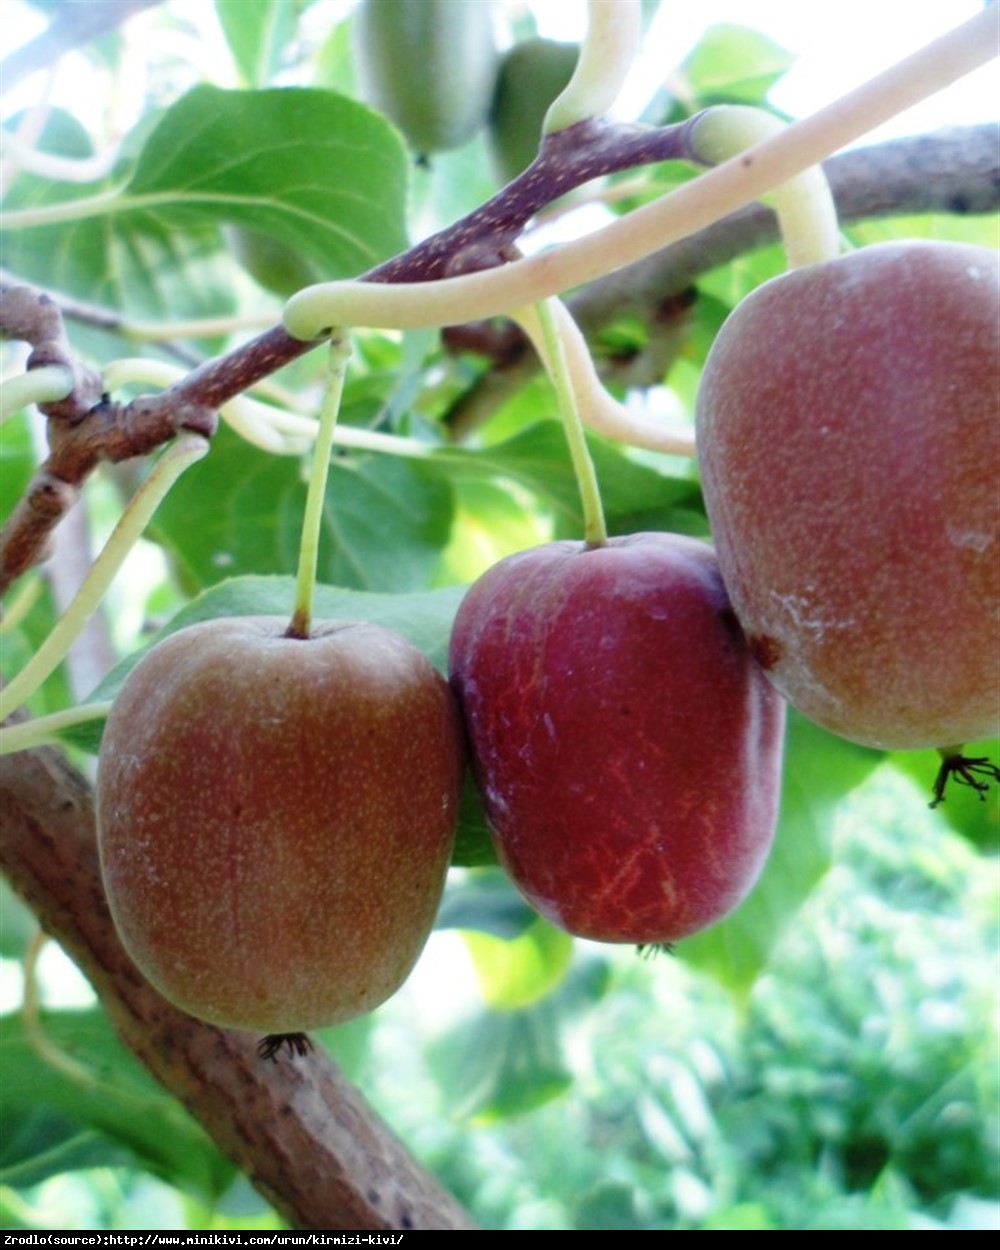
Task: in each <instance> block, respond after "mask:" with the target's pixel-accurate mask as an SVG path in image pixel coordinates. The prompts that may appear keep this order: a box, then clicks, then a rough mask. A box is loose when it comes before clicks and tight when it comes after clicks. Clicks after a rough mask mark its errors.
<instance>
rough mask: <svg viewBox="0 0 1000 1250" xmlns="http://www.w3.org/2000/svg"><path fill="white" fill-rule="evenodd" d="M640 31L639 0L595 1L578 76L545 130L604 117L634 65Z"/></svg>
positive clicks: (556, 105)
mask: <svg viewBox="0 0 1000 1250" xmlns="http://www.w3.org/2000/svg"><path fill="white" fill-rule="evenodd" d="M641 34H642V4H641V3H640V0H590V4H589V5H588V7H587V33H586V35H585V37H584V40H583V43H582V44H581V46H580V57H579V60H578V61H577V63H576V68H575V69H574V71H573V77H572V78H571V79H570V80H569V82H568V83H567V84H566V87H565V88H564V89H563V91H562V92H561V94H560V95H558V96H556V98H555V99H554V100H553V101H552V103H551V105H549V110H548V112H547V113H546V114H545V121H544V122H543V124H542V134H543V135H551V134H555V133H556V131H558V130H565V129H566V127H567V126H573V125H575V124H576V123H577V122H582V121H587V120H588V119H589V118H591V117H601V116H603V114H605V113H606V112H607V111H608V109H609V108H611V106H612V105H613V104H614V102H615V100H617V99H618V96H619V94H620V92H621V89H622V87H623V86H624V84H625V79H626V78H627V77H628V72H629V70H630V69H631V68H632V66H633V65H634V64H635V59H636V57H637V55H638V53H639V44H640V39H641Z"/></svg>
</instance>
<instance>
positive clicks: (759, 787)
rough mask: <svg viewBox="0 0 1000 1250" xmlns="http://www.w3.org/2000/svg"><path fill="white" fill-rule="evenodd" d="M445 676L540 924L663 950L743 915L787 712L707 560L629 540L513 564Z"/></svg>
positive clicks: (455, 639) (509, 865) (491, 813)
mask: <svg viewBox="0 0 1000 1250" xmlns="http://www.w3.org/2000/svg"><path fill="white" fill-rule="evenodd" d="M450 668H451V676H452V682H453V685H454V687H455V690H456V692H457V693H458V695H459V699H460V702H461V704H462V707H463V711H464V714H465V719H466V724H467V728H468V732H469V739H470V743H471V753H472V761H473V767H474V770H475V774H476V777H477V781H478V784H479V786H480V790H481V793H482V795H483V799H484V804H485V807H486V812H487V816H488V819H489V822H490V825H491V828H492V831H493V835H494V839H495V842H496V845H497V850H498V854H499V856H500V858H501V861H502V863H503V864H504V866H505V867H506V869H507V870H508V871H509V873H510V874H511V876H512V877H513V879H514V881H515V882H516V884H517V885H518V887H519V888H520V890H521V891H522V893H523V894H524V895H525V897H526V898H527V899H528V901H529V902H530V903H531V904H532V905H533V906H534V907H535V908H536V909H537V910H538V911H539V912H540V913H541V914H542V915H543V916H545V917H547V918H548V919H549V920H551V921H552V922H553V923H555V924H557V925H560V926H561V927H563V928H565V929H567V930H568V931H569V932H571V933H574V934H577V935H579V936H583V937H588V938H594V939H597V940H600V941H606V942H634V943H636V944H640V945H642V944H651V945H652V944H664V943H669V942H673V941H676V940H677V939H679V938H682V937H685V936H687V935H689V934H691V933H694V932H697V931H698V930H699V929H702V928H704V927H705V926H707V925H709V924H712V923H713V922H715V921H717V920H719V919H720V918H721V917H722V916H724V915H725V914H726V913H728V912H729V911H730V910H732V908H734V907H735V906H736V905H737V904H738V903H739V902H740V901H741V900H742V899H743V898H744V897H745V895H746V894H747V892H748V891H749V889H750V888H751V886H752V885H753V883H754V881H755V880H756V878H757V876H758V874H759V872H760V870H761V867H762V866H763V863H764V861H765V859H766V857H767V853H768V850H769V848H770V845H771V840H772V837H773V832H774V826H775V821H776V816H777V807H778V796H779V789H780V772H781V756H782V743H783V734H784V715H785V709H784V703H783V701H782V700H781V699H780V698H779V697H778V696H777V695H776V694H775V692H774V691H773V689H772V688H771V686H770V685H769V684H768V682H767V681H766V680H765V679H764V677H763V674H762V673H761V671H760V669H759V667H758V666H757V664H756V663H755V661H754V660H753V659H752V657H751V655H750V652H749V650H748V648H747V645H746V642H745V640H744V638H743V635H742V633H741V632H740V629H739V626H738V624H737V622H736V620H735V617H734V616H733V614H732V612H731V610H730V607H729V604H728V600H727V598H726V594H725V591H724V589H723V586H722V582H721V579H720V577H719V574H718V569H717V565H716V561H715V556H714V554H713V552H712V551H711V549H710V548H709V547H708V546H706V545H705V544H704V543H701V542H698V541H696V540H694V539H689V538H684V537H679V536H677V535H671V534H636V535H632V536H629V537H628V538H615V539H612V540H611V541H610V543H609V544H608V545H607V546H606V547H602V548H595V549H588V548H587V547H585V546H584V544H582V543H574V542H557V543H550V544H548V545H546V546H543V547H539V548H535V549H533V550H531V551H526V552H522V553H519V554H518V555H515V556H512V557H509V558H508V559H506V560H503V561H501V562H500V563H499V564H498V565H496V566H494V567H493V568H492V569H490V570H489V571H488V572H487V573H486V574H485V575H484V576H483V577H482V578H481V579H480V580H479V581H478V582H477V583H476V584H475V586H473V588H472V589H471V590H470V591H469V593H468V595H467V596H466V598H465V599H464V600H463V602H462V604H461V606H460V608H459V612H458V615H457V617H456V620H455V627H454V630H453V634H452V645H451V662H450Z"/></svg>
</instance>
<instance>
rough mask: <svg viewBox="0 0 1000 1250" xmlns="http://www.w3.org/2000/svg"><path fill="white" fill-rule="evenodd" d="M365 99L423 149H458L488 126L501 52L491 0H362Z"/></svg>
mask: <svg viewBox="0 0 1000 1250" xmlns="http://www.w3.org/2000/svg"><path fill="white" fill-rule="evenodd" d="M355 21H356V35H357V48H358V67H359V70H360V75H361V85H362V89H363V92H364V95H365V98H366V99H368V100H370V101H371V103H372V104H374V105H375V106H376V107H377V108H379V109H381V111H382V112H383V113H385V115H386V116H387V117H388V118H389V119H390V120H391V121H393V122H395V124H396V125H397V126H398V127H399V129H400V130H401V131H402V132H403V134H404V135H405V136H406V138H407V140H408V142H409V143H410V146H411V147H412V148H413V149H414V150H415V151H416V152H418V153H420V154H421V155H426V154H427V153H430V152H439V151H444V150H446V149H448V148H456V147H460V146H461V145H462V144H463V143H465V142H467V141H468V140H469V139H471V138H472V136H473V135H474V134H475V133H476V131H477V130H478V129H479V128H480V127H481V126H483V125H484V124H485V122H486V117H487V114H488V113H489V108H490V102H491V101H492V99H493V89H494V85H495V83H496V72H497V52H496V45H495V43H494V38H493V20H492V14H491V6H490V4H489V2H488V0H362V4H361V6H360V8H359V9H358V12H357V15H356V18H355Z"/></svg>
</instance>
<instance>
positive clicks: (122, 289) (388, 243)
mask: <svg viewBox="0 0 1000 1250" xmlns="http://www.w3.org/2000/svg"><path fill="white" fill-rule="evenodd" d="M147 128H148V127H147V126H143V128H142V130H143V132H145V130H146V129H147ZM71 129H72V127H71V126H70V125H69V123H68V121H66V120H65V119H64V120H62V121H60V124H59V125H58V126H52V127H50V133H49V134H48V135H47V136H46V138H45V140H44V146H45V148H46V150H48V151H54V152H59V153H67V154H79V146H80V143H81V138H80V136H79V134H78V133H76V132H74V133H72V134H71V133H70V131H71ZM141 138H142V135H141V134H136V135H134V136H132V137H131V142H130V143H129V144H126V151H131V150H132V149H133V148H134V147H135V146H136V145H137V143H138V142H139V141H140V140H141ZM125 179H127V180H126V181H123V180H125ZM69 185H70V190H69V191H68V190H67V186H66V184H61V183H60V184H53V183H52V182H49V181H46V180H43V179H40V178H33V177H27V176H24V177H22V178H21V179H19V180H18V181H17V182H16V183H15V185H14V188H13V190H12V193H11V196H10V200H9V203H8V208H10V209H11V210H14V209H22V210H36V211H37V213H38V214H39V217H38V221H39V222H41V223H46V222H47V223H48V224H34V225H33V224H31V222H30V221H29V220H28V219H26V218H24V217H22V216H18V215H14V214H13V213H12V214H11V216H10V217H8V219H7V221H8V224H7V234H6V237H5V240H4V256H5V260H4V263H5V265H6V266H7V267H8V268H10V269H12V270H14V271H16V272H18V273H21V274H23V275H24V276H26V277H29V278H31V279H33V280H34V281H36V282H40V283H43V284H46V285H49V286H53V287H55V288H57V289H61V290H65V291H67V292H70V293H72V294H75V295H80V296H85V297H86V298H87V299H89V300H96V301H101V302H104V303H106V304H108V305H109V306H112V307H116V308H118V309H120V310H123V311H124V310H126V309H127V310H129V311H132V312H141V313H142V314H143V315H146V316H162V317H166V316H168V315H170V316H173V317H175V318H176V317H178V316H194V315H197V314H199V313H208V312H214V313H218V312H219V311H220V309H221V310H225V308H226V307H227V306H228V305H227V303H226V299H227V296H226V293H225V289H224V288H223V287H221V286H220V282H221V278H220V275H219V272H217V271H216V270H215V269H214V268H213V267H212V265H210V264H209V263H208V262H209V258H210V257H211V256H212V255H213V254H216V255H218V257H219V258H220V259H221V258H222V253H221V250H220V249H221V246H222V244H221V235H220V232H219V227H220V226H222V225H223V224H228V225H236V226H241V227H245V228H247V229H250V230H252V231H254V232H256V233H257V234H260V235H264V236H267V237H270V238H272V239H276V240H278V241H279V242H280V243H283V244H286V245H287V246H288V247H290V248H292V249H293V250H294V251H295V252H296V253H299V254H300V255H301V256H303V257H305V258H306V259H307V260H308V261H310V262H312V263H313V264H314V265H315V266H316V269H317V271H318V272H319V273H320V274H321V275H322V276H323V277H329V278H335V277H352V276H354V275H356V274H358V273H360V272H362V271H363V270H365V269H368V268H370V267H371V266H372V265H374V264H376V263H378V262H379V261H380V260H384V259H385V258H386V257H387V256H389V255H392V254H393V253H394V252H397V251H399V250H401V249H402V248H403V247H404V246H405V244H406V233H405V216H404V214H405V198H406V185H407V164H406V155H405V149H404V147H403V144H402V143H401V141H400V139H399V136H398V135H397V134H396V133H395V131H394V130H393V129H392V128H391V127H390V126H389V125H388V124H387V123H386V122H385V121H384V120H383V119H382V118H381V117H380V116H379V115H378V114H377V113H374V112H372V111H371V110H370V109H367V108H365V107H364V106H363V105H361V104H358V103H356V102H355V101H353V100H349V99H347V98H345V97H344V96H340V95H338V94H336V93H335V92H332V91H324V90H320V89H316V88H284V89H280V90H264V91H223V90H221V89H220V88H218V87H212V86H207V85H202V86H198V87H195V88H194V89H193V90H191V91H189V92H188V93H187V94H186V95H184V96H182V97H181V99H180V100H178V101H177V102H176V104H174V105H172V106H171V107H170V108H169V109H167V110H166V112H165V113H163V115H162V116H161V117H160V118H159V120H158V122H157V123H156V124H155V125H154V126H153V128H152V129H151V130H150V131H149V133H148V135H146V136H145V142H144V143H142V145H141V149H140V150H139V151H138V155H137V157H136V159H135V164H134V168H133V169H132V170H131V176H129V166H128V162H127V161H125V162H123V163H122V165H120V167H119V169H118V170H117V171H116V174H115V179H112V180H105V181H103V182H101V183H98V184H90V185H89V186H81V185H79V184H75V185H74V184H69ZM116 187H117V190H116V189H115V188H116ZM45 214H47V215H45Z"/></svg>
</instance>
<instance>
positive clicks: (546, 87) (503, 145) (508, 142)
mask: <svg viewBox="0 0 1000 1250" xmlns="http://www.w3.org/2000/svg"><path fill="white" fill-rule="evenodd" d="M579 55H580V49H579V47H578V46H577V45H576V44H575V43H558V42H557V41H556V40H554V39H525V40H524V41H523V42H522V43H517V44H515V45H514V46H513V47H512V48H511V49H510V50H509V51H508V52H506V53H504V56H503V58H502V59H501V62H500V73H499V75H498V77H497V89H496V95H495V96H494V99H493V107H492V109H491V110H490V130H489V135H490V148H491V151H492V154H493V159H494V162H495V164H496V169H497V173H498V175H499V177H500V179H501V181H503V182H510V181H511V180H512V179H513V178H516V177H517V175H518V174H519V173H521V172H522V170H525V169H527V167H528V166H529V165H530V164H531V162H532V161H533V160H534V159H535V157H536V156H537V155H538V145H539V143H540V141H541V138H542V123H543V122H544V120H545V114H546V113H547V112H548V108H549V105H550V104H551V103H552V101H553V100H554V99H555V98H556V96H558V95H559V93H560V92H561V91H562V90H563V88H564V87H565V86H566V84H567V83H568V82H569V80H570V79H571V78H572V77H573V70H574V69H575V68H576V62H577V58H578V57H579Z"/></svg>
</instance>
